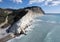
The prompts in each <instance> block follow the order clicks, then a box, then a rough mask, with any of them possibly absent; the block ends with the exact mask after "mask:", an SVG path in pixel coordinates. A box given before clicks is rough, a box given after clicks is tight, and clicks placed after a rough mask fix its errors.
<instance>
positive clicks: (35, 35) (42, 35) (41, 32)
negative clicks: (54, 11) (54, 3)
mask: <svg viewBox="0 0 60 42" xmlns="http://www.w3.org/2000/svg"><path fill="white" fill-rule="evenodd" d="M26 30H28V32H26V33H27V35H21V36H19V37H16V38H14V39H11V40H9V41H7V42H60V16H59V15H44V16H38V17H36V18H34V20H33V22H32V25H31V26H29V27H28V29H26Z"/></svg>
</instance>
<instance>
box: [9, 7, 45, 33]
mask: <svg viewBox="0 0 60 42" xmlns="http://www.w3.org/2000/svg"><path fill="white" fill-rule="evenodd" d="M25 11H28V12H27V13H26V15H24V16H23V17H22V18H21V19H20V20H19V21H17V22H16V23H14V24H13V25H12V27H10V29H9V33H13V34H16V33H17V34H19V33H21V32H23V33H25V29H26V28H27V27H28V26H29V25H31V22H32V21H33V19H34V18H35V17H36V16H43V15H44V13H43V11H42V10H40V9H39V8H31V9H25Z"/></svg>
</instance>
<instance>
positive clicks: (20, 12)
mask: <svg viewBox="0 0 60 42" xmlns="http://www.w3.org/2000/svg"><path fill="white" fill-rule="evenodd" d="M29 10H31V11H32V12H33V13H35V14H40V15H43V14H44V11H43V10H42V9H41V8H40V7H38V6H32V7H25V8H22V9H17V10H15V9H1V8H0V24H2V23H3V22H5V18H6V17H7V16H8V22H7V24H5V25H3V26H2V28H4V27H7V26H8V25H10V24H13V23H15V22H16V21H18V20H19V19H21V18H22V17H23V16H24V15H26V14H27V13H28V12H29Z"/></svg>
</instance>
